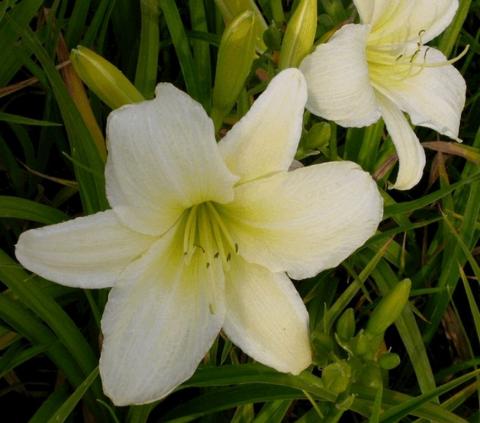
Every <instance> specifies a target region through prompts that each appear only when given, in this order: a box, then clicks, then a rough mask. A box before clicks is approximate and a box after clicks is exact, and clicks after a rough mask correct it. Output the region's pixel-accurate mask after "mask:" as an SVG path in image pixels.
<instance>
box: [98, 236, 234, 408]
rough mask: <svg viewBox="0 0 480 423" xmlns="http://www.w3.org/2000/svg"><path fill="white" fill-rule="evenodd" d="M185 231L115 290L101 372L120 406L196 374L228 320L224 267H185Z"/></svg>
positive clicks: (158, 394)
mask: <svg viewBox="0 0 480 423" xmlns="http://www.w3.org/2000/svg"><path fill="white" fill-rule="evenodd" d="M182 237H183V234H182V233H181V231H179V232H177V233H176V234H175V231H174V230H173V229H172V230H170V231H169V232H168V233H167V234H166V235H165V236H164V237H162V238H161V239H160V240H159V241H158V243H157V244H156V245H155V246H154V247H152V249H151V250H150V251H149V252H148V254H147V255H145V256H144V257H142V258H141V259H140V260H138V261H137V262H135V263H133V264H132V265H131V266H129V267H128V269H127V270H126V271H125V272H124V274H123V275H122V277H121V280H119V282H118V283H117V284H116V285H115V286H114V287H113V289H112V290H111V291H110V295H109V297H108V302H107V306H106V308H105V312H104V314H103V318H102V331H103V335H104V341H103V348H102V354H101V357H100V374H101V377H102V383H103V388H104V391H105V393H106V394H107V395H108V396H109V397H110V399H111V400H112V401H113V402H114V404H116V405H127V404H143V403H147V402H152V401H155V400H158V399H160V398H163V397H164V396H166V395H167V394H168V393H169V392H171V391H172V390H173V389H175V387H177V386H178V385H179V384H180V383H182V382H183V381H185V380H186V379H188V378H189V377H190V376H192V374H193V373H194V372H195V369H196V368H197V366H198V364H199V362H200V361H201V360H202V358H203V357H204V356H205V354H206V353H207V351H208V349H209V348H210V346H211V345H212V343H213V341H214V340H215V338H216V336H217V335H218V333H219V332H220V329H221V327H222V325H223V322H224V317H225V298H224V277H223V270H222V269H221V266H216V265H212V266H210V267H209V268H208V269H207V268H206V267H205V266H204V265H201V266H199V263H200V262H199V261H198V260H192V261H191V263H190V265H189V266H186V265H185V263H184V257H183V254H182V249H181V246H180V245H179V243H180V242H181V240H182ZM179 238H180V239H179Z"/></svg>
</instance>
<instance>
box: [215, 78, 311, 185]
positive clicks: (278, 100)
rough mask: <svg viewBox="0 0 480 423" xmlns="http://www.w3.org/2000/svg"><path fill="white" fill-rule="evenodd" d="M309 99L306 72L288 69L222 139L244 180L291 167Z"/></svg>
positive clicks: (226, 157)
mask: <svg viewBox="0 0 480 423" xmlns="http://www.w3.org/2000/svg"><path fill="white" fill-rule="evenodd" d="M306 100H307V89H306V83H305V79H304V78H303V75H302V74H301V73H300V72H299V71H298V70H297V69H287V70H284V71H283V72H281V73H279V74H278V75H277V76H276V77H275V78H273V79H272V81H271V82H270V84H269V86H268V87H267V89H266V90H265V92H264V93H263V94H262V95H261V96H260V97H259V98H258V99H257V100H256V101H255V103H254V104H253V106H252V107H251V109H250V110H249V111H248V113H247V114H246V115H245V116H244V117H243V118H242V119H241V120H240V121H239V122H238V123H236V124H235V125H234V126H233V128H232V129H231V130H230V131H229V132H228V134H227V135H226V136H225V137H224V138H223V139H222V140H221V141H220V143H219V148H220V152H221V154H222V156H223V158H224V160H225V163H226V164H227V166H228V168H229V169H230V170H231V171H232V172H233V173H234V174H235V175H238V176H240V177H241V181H242V182H244V181H247V180H251V179H255V178H258V177H260V176H264V175H268V174H271V173H275V172H279V171H285V170H287V169H288V167H289V166H290V163H291V162H292V160H293V157H294V155H295V152H296V149H297V145H298V142H299V140H300V135H301V131H302V121H303V112H304V107H305V102H306Z"/></svg>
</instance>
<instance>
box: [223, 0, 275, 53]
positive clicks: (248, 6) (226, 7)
mask: <svg viewBox="0 0 480 423" xmlns="http://www.w3.org/2000/svg"><path fill="white" fill-rule="evenodd" d="M215 4H216V5H217V7H218V8H219V9H220V13H221V14H222V16H223V20H224V21H225V25H227V26H228V25H229V24H230V23H231V22H232V21H233V20H234V19H235V18H236V17H237V16H238V15H240V14H241V13H243V12H246V11H250V12H252V13H253V15H254V20H255V45H256V48H257V50H258V51H259V52H260V53H263V52H264V51H265V50H266V46H265V43H264V41H263V33H264V32H265V30H266V29H267V23H266V22H265V19H264V18H263V15H262V13H261V12H260V10H258V7H257V5H256V4H255V1H254V0H215Z"/></svg>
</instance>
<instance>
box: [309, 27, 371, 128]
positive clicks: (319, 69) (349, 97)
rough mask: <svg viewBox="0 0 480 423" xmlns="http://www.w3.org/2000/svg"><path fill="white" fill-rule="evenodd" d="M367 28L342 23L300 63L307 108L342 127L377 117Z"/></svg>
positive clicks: (367, 123) (356, 124) (363, 122)
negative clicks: (367, 43)
mask: <svg viewBox="0 0 480 423" xmlns="http://www.w3.org/2000/svg"><path fill="white" fill-rule="evenodd" d="M368 32H369V27H368V26H366V25H345V26H343V27H342V28H340V29H339V30H338V31H337V32H336V33H335V34H334V35H333V37H332V38H331V39H330V41H329V42H328V43H326V44H320V45H319V46H318V47H317V48H316V49H315V51H314V52H313V53H312V54H310V55H308V56H307V57H306V58H305V59H304V60H303V62H302V63H301V65H300V70H301V71H302V72H303V74H304V75H305V78H306V80H307V87H308V101H307V105H306V107H307V109H308V110H309V111H311V112H312V113H313V114H315V115H318V116H321V117H323V118H325V119H329V120H333V121H335V122H337V123H338V124H339V125H342V126H347V127H350V126H356V127H362V126H367V125H370V124H372V123H374V122H376V121H377V120H378V119H379V118H380V111H379V109H378V106H377V103H376V100H375V93H374V91H373V88H372V86H371V85H370V80H369V75H368V66H367V58H366V52H365V45H366V39H367V36H368Z"/></svg>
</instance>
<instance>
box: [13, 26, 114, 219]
mask: <svg viewBox="0 0 480 423" xmlns="http://www.w3.org/2000/svg"><path fill="white" fill-rule="evenodd" d="M9 24H10V28H11V30H12V31H14V32H16V33H18V34H20V35H21V36H22V41H23V43H24V45H25V46H26V48H27V50H29V51H30V52H31V53H33V54H35V55H36V56H37V58H38V60H39V62H40V63H41V64H42V67H43V69H44V71H45V74H46V76H47V78H48V80H49V82H50V84H51V87H52V90H53V93H54V95H55V98H56V100H57V103H58V106H59V109H60V112H61V114H62V117H63V120H64V122H65V128H66V130H67V133H68V138H69V141H70V143H71V150H72V154H73V155H74V156H75V158H76V159H78V161H79V162H82V163H84V164H85V166H87V167H88V168H91V169H92V170H93V171H94V172H93V173H87V172H85V171H84V170H83V169H81V168H79V167H78V166H77V165H76V164H75V163H74V168H75V173H76V175H77V180H78V182H79V185H80V194H81V198H82V202H83V204H84V208H85V210H86V212H87V213H93V212H96V211H99V210H103V209H106V208H107V207H108V203H107V202H106V198H105V181H104V178H103V167H104V164H103V161H102V159H101V157H100V156H99V153H98V150H97V148H96V146H95V142H94V141H93V139H92V136H91V134H90V132H89V130H88V129H87V127H86V126H85V124H84V122H83V120H82V117H81V115H80V113H79V112H78V110H77V108H76V107H75V105H74V103H73V101H72V99H71V98H70V96H69V95H68V93H67V90H66V88H65V84H64V83H63V81H62V79H61V77H60V74H59V73H58V71H57V69H56V68H55V65H54V64H53V63H52V61H51V59H50V57H49V55H48V53H47V51H46V50H45V49H44V48H43V47H42V45H41V44H40V42H39V41H38V39H37V37H36V35H35V34H34V33H33V32H32V31H31V30H30V29H29V28H22V27H20V26H19V25H18V24H17V23H15V22H14V21H12V20H9Z"/></svg>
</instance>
